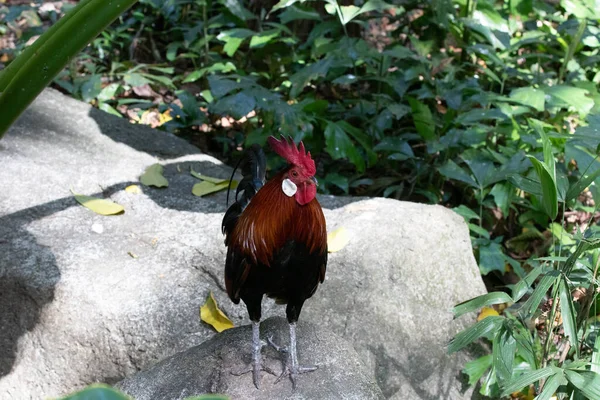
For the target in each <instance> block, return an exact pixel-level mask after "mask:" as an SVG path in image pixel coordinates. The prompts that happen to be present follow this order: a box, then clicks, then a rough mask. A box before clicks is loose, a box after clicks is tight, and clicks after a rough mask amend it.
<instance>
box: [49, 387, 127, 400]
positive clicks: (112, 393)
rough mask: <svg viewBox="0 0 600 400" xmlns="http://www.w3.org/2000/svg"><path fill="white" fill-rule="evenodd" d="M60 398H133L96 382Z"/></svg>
mask: <svg viewBox="0 0 600 400" xmlns="http://www.w3.org/2000/svg"><path fill="white" fill-rule="evenodd" d="M60 400H131V399H130V398H129V397H128V396H126V395H125V394H123V393H121V392H119V391H118V390H116V389H113V388H111V387H110V386H108V385H101V384H95V385H91V386H88V387H87V388H85V389H83V390H80V391H78V392H75V393H73V394H70V395H68V396H65V397H62V398H61V399H60Z"/></svg>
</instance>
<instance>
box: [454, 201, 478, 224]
mask: <svg viewBox="0 0 600 400" xmlns="http://www.w3.org/2000/svg"><path fill="white" fill-rule="evenodd" d="M452 211H454V212H455V213H457V214H458V215H460V216H462V217H463V218H464V219H465V221H466V222H469V221H470V220H472V219H479V214H477V213H476V212H475V211H473V210H471V209H470V208H469V207H467V206H465V205H464V204H461V205H460V206H458V207H454V208H453V209H452Z"/></svg>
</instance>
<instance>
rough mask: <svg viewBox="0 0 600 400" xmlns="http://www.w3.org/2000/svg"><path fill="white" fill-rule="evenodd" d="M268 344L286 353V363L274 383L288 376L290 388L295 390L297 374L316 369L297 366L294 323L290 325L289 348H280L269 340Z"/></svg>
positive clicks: (314, 367)
mask: <svg viewBox="0 0 600 400" xmlns="http://www.w3.org/2000/svg"><path fill="white" fill-rule="evenodd" d="M269 343H270V344H271V345H272V346H273V347H275V349H276V350H277V351H281V352H285V353H288V358H287V362H286V365H285V368H284V369H283V372H282V373H281V375H279V378H277V380H276V381H275V383H277V382H279V381H280V380H281V379H282V378H283V377H284V376H289V377H290V379H291V380H292V387H293V388H294V389H296V378H297V377H298V375H299V374H303V373H305V372H312V371H315V370H316V369H317V367H316V366H307V367H305V366H301V365H299V364H298V352H297V351H296V323H295V322H291V323H290V345H289V348H282V347H279V346H277V345H275V344H274V343H273V342H272V341H271V339H269Z"/></svg>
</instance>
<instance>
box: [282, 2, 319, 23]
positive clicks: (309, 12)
mask: <svg viewBox="0 0 600 400" xmlns="http://www.w3.org/2000/svg"><path fill="white" fill-rule="evenodd" d="M279 20H280V21H281V23H282V24H287V23H288V22H292V21H296V20H313V21H320V20H321V16H320V15H319V13H318V12H316V11H315V10H313V9H304V8H300V7H298V6H291V7H288V8H286V9H285V11H284V12H282V13H281V14H279Z"/></svg>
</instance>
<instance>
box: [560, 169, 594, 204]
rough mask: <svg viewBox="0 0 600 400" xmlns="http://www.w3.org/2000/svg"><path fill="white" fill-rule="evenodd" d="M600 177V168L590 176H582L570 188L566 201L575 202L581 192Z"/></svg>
mask: <svg viewBox="0 0 600 400" xmlns="http://www.w3.org/2000/svg"><path fill="white" fill-rule="evenodd" d="M598 177H600V168H598V169H597V170H595V171H594V172H592V173H590V174H582V175H581V177H580V178H579V180H578V181H577V182H575V183H573V184H572V185H571V186H570V187H569V191H568V192H567V194H566V200H567V201H570V200H575V199H576V198H577V197H579V195H580V194H581V192H583V191H584V190H585V188H587V187H588V186H590V185H591V184H592V182H594V181H595V180H596V179H597V178H598Z"/></svg>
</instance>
